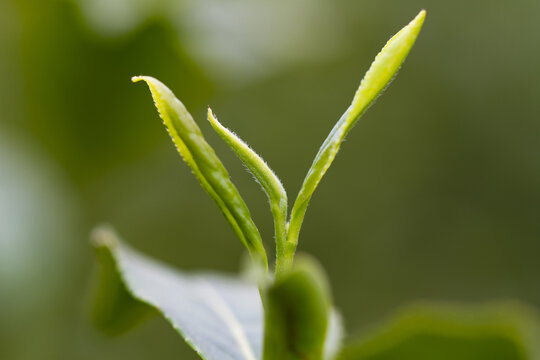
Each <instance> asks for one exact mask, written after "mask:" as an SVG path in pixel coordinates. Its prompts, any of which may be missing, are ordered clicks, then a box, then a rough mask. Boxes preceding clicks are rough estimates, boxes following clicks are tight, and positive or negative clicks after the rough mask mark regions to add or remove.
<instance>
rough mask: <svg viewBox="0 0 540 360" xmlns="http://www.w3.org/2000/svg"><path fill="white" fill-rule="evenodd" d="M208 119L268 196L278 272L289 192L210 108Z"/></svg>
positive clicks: (264, 163) (283, 255)
mask: <svg viewBox="0 0 540 360" xmlns="http://www.w3.org/2000/svg"><path fill="white" fill-rule="evenodd" d="M208 121H210V124H212V127H213V128H214V130H216V132H217V133H218V135H219V136H221V138H222V139H223V140H224V141H225V142H226V143H227V145H229V146H230V147H231V149H232V150H233V151H234V152H235V154H236V155H237V156H238V158H239V159H240V160H241V161H242V162H243V163H244V165H246V167H247V168H248V170H249V171H250V172H251V173H252V174H253V176H255V178H256V179H257V181H258V182H259V184H260V185H261V187H262V188H263V190H264V192H265V193H266V196H267V197H268V200H269V202H270V209H271V211H272V216H273V217H274V227H275V236H276V252H277V256H276V259H277V264H276V272H278V273H279V272H280V269H281V267H282V265H281V259H284V257H285V241H286V236H287V229H286V227H287V193H286V192H285V188H284V187H283V185H282V184H281V181H279V179H278V177H277V176H276V174H275V173H274V172H273V171H272V169H270V167H269V166H268V165H267V164H266V162H265V161H264V160H263V159H262V158H261V157H260V156H259V155H258V154H257V153H256V152H255V151H253V150H252V149H251V148H250V147H249V146H248V145H247V144H246V143H245V142H244V141H242V139H240V138H239V137H238V136H237V135H236V134H234V133H233V132H232V131H230V130H229V129H227V128H226V127H224V126H223V125H221V123H220V122H219V121H218V119H217V118H216V116H215V115H214V113H213V112H212V110H211V109H210V108H208Z"/></svg>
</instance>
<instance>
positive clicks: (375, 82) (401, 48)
mask: <svg viewBox="0 0 540 360" xmlns="http://www.w3.org/2000/svg"><path fill="white" fill-rule="evenodd" d="M425 15H426V13H425V11H423V10H422V11H421V12H420V13H419V14H418V15H417V16H416V18H415V19H414V20H413V21H411V22H410V23H409V24H408V25H407V26H405V27H404V28H403V29H402V30H401V31H399V32H398V33H397V34H396V35H394V36H393V37H392V38H391V39H390V40H389V41H388V42H387V43H386V45H385V46H384V47H383V49H382V50H381V52H380V53H379V54H378V55H377V57H376V58H375V60H374V61H373V63H372V64H371V67H370V68H369V70H368V72H367V73H366V75H365V76H364V78H363V79H362V82H361V83H360V87H359V88H358V90H357V91H356V94H355V96H354V99H353V102H352V104H351V105H350V106H349V108H348V109H347V111H345V113H344V114H343V116H342V117H341V118H340V119H339V121H338V122H337V123H336V125H335V126H334V128H333V129H332V131H331V132H330V134H329V135H328V137H327V138H326V140H325V141H324V143H323V144H322V146H321V148H320V149H319V152H318V153H317V155H316V156H315V159H314V160H313V164H312V165H311V168H310V169H309V171H308V173H307V175H306V177H305V179H304V183H303V184H302V188H301V189H300V192H299V193H298V196H297V198H296V201H295V203H294V206H293V209H292V211H291V218H290V222H289V232H288V236H287V256H288V257H289V259H290V260H289V263H290V262H292V257H293V255H294V251H295V249H296V244H297V242H298V235H299V233H300V227H301V226H302V221H303V219H304V215H305V213H306V209H307V206H308V204H309V201H310V199H311V196H312V194H313V191H315V188H316V187H317V185H318V184H319V182H320V181H321V179H322V177H323V175H324V174H325V173H326V171H327V170H328V168H329V167H330V165H331V164H332V161H334V158H335V157H336V154H337V152H338V150H339V147H340V145H341V143H342V142H343V140H344V138H345V135H347V133H348V132H349V130H350V129H351V128H352V126H353V125H354V124H355V123H356V121H357V120H358V119H359V118H360V116H361V115H362V114H363V113H364V112H365V110H366V109H367V108H368V107H369V105H370V104H371V103H372V102H373V101H374V100H375V99H376V97H377V96H378V95H379V94H380V93H381V92H382V91H383V90H384V88H385V87H386V86H387V85H388V84H389V83H390V81H391V80H392V79H393V78H394V76H395V75H396V73H397V72H398V70H399V68H400V66H401V64H402V63H403V62H404V61H405V58H406V57H407V55H408V54H409V51H410V50H411V48H412V46H413V45H414V42H415V40H416V37H417V36H418V33H419V32H420V29H421V28H422V24H423V23H424V18H425Z"/></svg>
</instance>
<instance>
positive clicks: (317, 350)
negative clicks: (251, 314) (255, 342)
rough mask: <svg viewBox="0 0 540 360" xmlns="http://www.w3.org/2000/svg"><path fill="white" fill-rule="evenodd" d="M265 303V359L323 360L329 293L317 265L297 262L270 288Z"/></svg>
mask: <svg viewBox="0 0 540 360" xmlns="http://www.w3.org/2000/svg"><path fill="white" fill-rule="evenodd" d="M264 304H265V309H264V310H265V324H264V326H265V328H264V354H263V360H322V359H323V355H324V350H325V339H326V336H327V330H328V322H329V321H328V320H329V316H330V294H329V290H328V285H327V283H326V278H325V276H324V274H323V272H322V270H321V269H320V267H319V266H318V264H316V263H315V262H314V261H312V260H309V259H306V258H299V259H297V260H296V262H295V264H294V265H293V267H292V268H291V269H290V270H289V271H288V272H287V273H285V274H283V275H282V276H281V277H279V278H277V279H276V281H275V283H274V284H273V285H272V286H271V287H270V288H269V289H267V291H266V294H265V298H264ZM333 330H334V331H336V329H333ZM333 335H336V334H333Z"/></svg>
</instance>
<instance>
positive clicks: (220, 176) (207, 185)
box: [132, 76, 268, 267]
mask: <svg viewBox="0 0 540 360" xmlns="http://www.w3.org/2000/svg"><path fill="white" fill-rule="evenodd" d="M132 80H133V81H134V82H138V81H141V80H142V81H145V82H146V83H147V85H148V87H149V88H150V92H151V93H152V97H153V99H154V103H155V105H156V108H157V109H158V112H159V114H160V116H161V119H162V120H163V123H164V124H165V126H166V127H167V131H168V132H169V135H170V136H171V138H172V140H173V142H174V144H175V145H176V148H177V149H178V152H179V153H180V155H181V156H182V158H183V159H184V161H185V162H186V163H187V164H188V165H189V167H191V169H192V171H193V174H194V175H195V177H196V178H197V179H198V180H199V182H200V184H201V186H202V187H203V189H204V190H206V192H207V193H208V194H209V195H210V197H212V199H214V201H215V202H216V204H217V205H218V207H219V208H220V209H221V211H222V212H223V214H224V215H225V218H226V219H227V220H228V222H229V223H230V225H231V227H232V228H233V230H234V232H235V233H236V234H237V236H238V237H239V238H240V240H241V241H242V242H243V243H244V245H245V246H246V247H247V248H248V250H249V252H250V253H251V254H252V255H253V256H254V257H255V258H256V259H257V260H262V261H263V263H264V264H265V265H266V267H267V266H268V260H267V257H266V251H265V250H264V246H263V243H262V239H261V235H260V234H259V231H258V229H257V227H256V226H255V224H254V223H253V220H252V219H251V215H250V213H249V210H248V208H247V205H246V204H245V202H244V200H243V199H242V197H241V196H240V193H239V192H238V190H237V189H236V187H235V186H234V184H233V183H232V181H231V179H230V177H229V173H228V172H227V170H226V169H225V166H223V163H222V162H221V160H219V158H218V157H217V155H216V153H215V152H214V149H212V147H211V146H210V145H209V144H208V143H207V142H206V140H205V139H204V137H203V134H202V132H201V130H200V128H199V127H198V126H197V124H196V123H195V121H194V120H193V118H192V116H191V114H190V113H189V112H188V111H187V109H186V108H185V106H184V104H182V103H181V102H180V100H178V99H177V98H176V96H175V95H174V94H173V92H172V91H171V90H169V88H167V87H166V86H165V85H164V84H163V83H161V82H160V81H159V80H156V79H154V78H153V77H150V76H135V77H133V79H132Z"/></svg>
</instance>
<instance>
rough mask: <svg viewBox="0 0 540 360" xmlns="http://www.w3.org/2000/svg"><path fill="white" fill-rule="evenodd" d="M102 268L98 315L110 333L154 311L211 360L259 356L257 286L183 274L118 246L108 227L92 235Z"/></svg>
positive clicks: (100, 324) (98, 322)
mask: <svg viewBox="0 0 540 360" xmlns="http://www.w3.org/2000/svg"><path fill="white" fill-rule="evenodd" d="M93 244H94V246H95V249H96V252H97V255H98V258H99V260H100V262H101V264H102V266H101V276H100V280H101V281H100V282H101V283H100V286H99V289H98V290H99V291H98V297H97V302H96V305H95V311H94V320H95V323H96V325H97V326H98V327H99V328H100V329H102V330H104V331H106V332H109V333H111V332H112V333H118V332H120V331H123V330H126V329H127V328H129V327H130V326H132V325H133V324H135V323H136V322H138V321H140V318H141V317H142V316H146V315H147V314H150V313H152V312H154V313H161V315H162V316H163V317H164V318H165V319H167V321H169V322H170V323H171V325H172V326H173V327H174V328H175V330H176V331H178V332H179V333H180V335H182V336H183V337H184V339H185V340H186V342H187V343H188V344H189V345H190V346H191V347H192V348H193V349H194V350H195V351H196V352H197V353H198V354H199V355H200V356H201V357H202V358H203V359H207V360H256V359H260V358H261V352H262V350H261V349H262V344H261V343H262V337H263V334H262V331H263V310H262V305H261V300H260V297H259V293H258V291H257V287H256V285H255V284H252V283H247V282H244V281H240V280H238V279H236V278H231V277H226V276H223V275H217V274H210V273H205V274H189V275H188V274H184V273H181V272H179V271H176V270H174V269H172V268H170V267H168V266H166V265H163V264H161V263H159V262H157V261H155V260H152V259H150V258H148V257H146V256H144V255H141V254H140V253H138V252H136V251H135V250H133V249H131V248H130V247H128V246H127V245H125V244H123V243H122V242H120V241H119V240H118V239H117V237H116V235H115V234H114V233H113V232H112V231H110V230H108V229H103V228H102V229H98V230H96V231H95V232H94V235H93Z"/></svg>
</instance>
